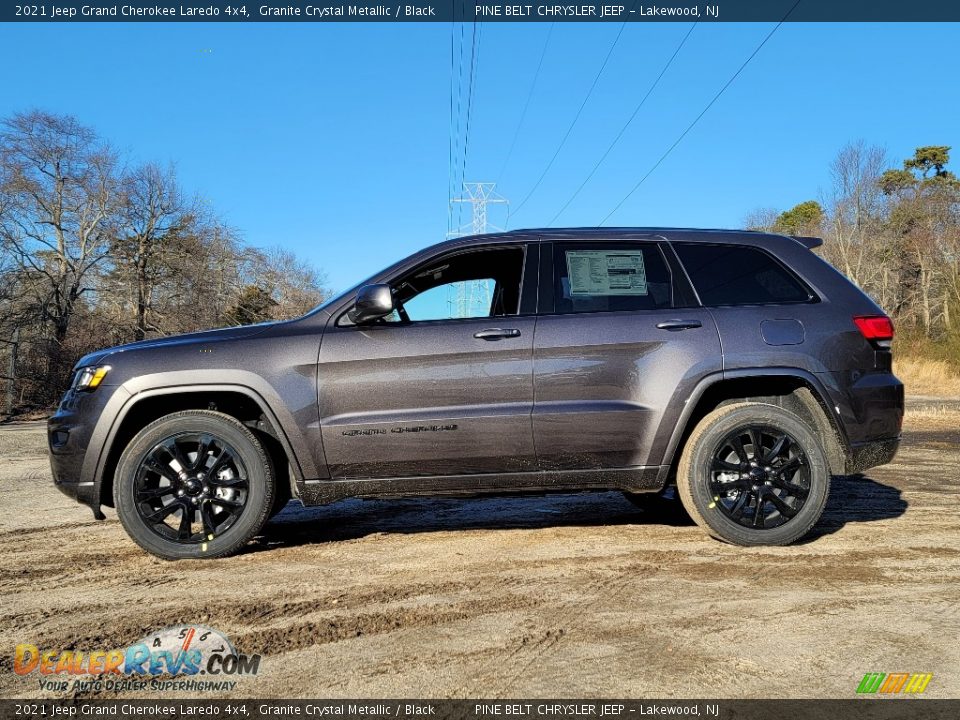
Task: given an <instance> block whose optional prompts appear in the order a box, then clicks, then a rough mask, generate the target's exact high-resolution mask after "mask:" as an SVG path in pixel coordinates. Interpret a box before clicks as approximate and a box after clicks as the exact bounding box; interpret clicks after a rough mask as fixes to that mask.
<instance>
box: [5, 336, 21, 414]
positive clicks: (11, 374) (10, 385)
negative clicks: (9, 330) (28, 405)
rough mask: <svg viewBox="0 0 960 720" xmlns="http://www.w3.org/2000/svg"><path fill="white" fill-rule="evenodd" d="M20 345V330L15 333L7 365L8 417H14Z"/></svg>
mask: <svg viewBox="0 0 960 720" xmlns="http://www.w3.org/2000/svg"><path fill="white" fill-rule="evenodd" d="M19 344H20V328H15V329H14V331H13V341H12V342H10V343H9V345H10V360H9V361H8V363H7V377H6V381H7V407H6V410H7V415H8V416H9V415H13V398H14V390H16V388H15V387H14V385H15V384H16V380H17V346H18V345H19Z"/></svg>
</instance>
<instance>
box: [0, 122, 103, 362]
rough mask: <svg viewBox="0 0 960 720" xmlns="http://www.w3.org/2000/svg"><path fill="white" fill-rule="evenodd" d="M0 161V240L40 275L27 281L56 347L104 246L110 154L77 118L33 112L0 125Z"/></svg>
mask: <svg viewBox="0 0 960 720" xmlns="http://www.w3.org/2000/svg"><path fill="white" fill-rule="evenodd" d="M0 167H2V171H0V174H2V177H3V182H4V184H3V187H2V190H0V195H2V196H3V197H4V200H3V205H4V212H3V217H2V219H0V239H2V242H3V245H4V247H5V248H7V249H9V250H10V251H11V252H12V254H13V257H14V260H15V262H16V263H17V264H18V266H19V268H20V270H21V271H22V272H24V273H26V274H28V275H31V276H32V277H33V278H35V279H39V280H40V282H33V283H30V287H31V288H32V290H33V292H35V293H36V298H35V299H36V301H37V303H38V306H39V308H40V311H41V319H42V321H44V322H47V323H49V324H50V325H51V326H52V333H51V340H52V341H53V343H54V347H52V348H51V352H52V353H59V349H60V348H61V347H62V345H63V342H64V340H65V338H66V335H67V331H68V329H69V327H70V321H71V319H72V318H73V315H74V311H75V308H76V304H77V302H78V301H79V299H80V298H81V297H82V296H83V295H84V293H87V292H89V291H90V289H91V288H92V287H93V285H92V280H93V279H94V271H95V269H96V268H97V266H98V265H99V264H100V263H102V262H103V261H104V259H105V258H106V257H107V255H108V252H109V242H108V239H109V237H110V235H111V229H110V227H109V225H110V222H111V219H112V217H113V214H114V211H115V207H116V201H117V193H116V178H115V170H116V159H115V156H114V153H113V152H112V151H111V150H110V149H109V148H108V147H106V146H105V145H104V144H102V143H101V142H100V141H99V140H98V139H97V137H96V135H95V134H94V133H93V131H92V130H90V129H88V128H86V127H84V126H82V125H81V124H80V123H79V122H77V120H76V119H74V118H72V117H62V116H55V115H50V114H48V113H44V112H39V111H34V112H30V113H22V114H17V115H14V116H13V117H12V118H11V119H9V120H7V121H6V122H4V123H3V124H2V131H0Z"/></svg>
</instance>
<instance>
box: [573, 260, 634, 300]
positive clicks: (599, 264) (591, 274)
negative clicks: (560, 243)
mask: <svg viewBox="0 0 960 720" xmlns="http://www.w3.org/2000/svg"><path fill="white" fill-rule="evenodd" d="M567 277H568V278H569V280H570V295H571V297H578V296H579V297H583V296H588V295H646V294H647V271H646V268H645V267H644V264H643V250H572V251H568V252H567Z"/></svg>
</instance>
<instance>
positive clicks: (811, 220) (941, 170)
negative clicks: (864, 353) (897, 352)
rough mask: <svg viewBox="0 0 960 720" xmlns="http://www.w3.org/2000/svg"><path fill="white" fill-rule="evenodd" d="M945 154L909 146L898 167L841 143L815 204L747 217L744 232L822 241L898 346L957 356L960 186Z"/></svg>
mask: <svg viewBox="0 0 960 720" xmlns="http://www.w3.org/2000/svg"><path fill="white" fill-rule="evenodd" d="M949 162H950V147H948V146H943V145H929V146H924V147H918V148H917V149H916V151H915V152H914V154H913V155H912V156H911V157H908V158H906V159H905V160H903V162H902V163H900V164H899V165H897V164H895V163H893V162H891V160H890V159H889V157H888V155H887V153H886V151H885V150H884V149H883V148H880V147H877V146H870V145H867V144H866V143H864V142H855V143H851V144H848V145H847V146H845V147H844V148H842V149H841V150H840V152H839V153H838V154H837V155H836V157H835V158H834V160H833V162H832V163H831V165H830V185H829V187H828V188H827V189H826V190H824V191H821V193H820V197H819V198H818V199H811V200H806V201H804V202H801V203H799V204H798V205H796V206H794V207H793V208H790V209H789V210H785V211H782V212H778V211H776V210H761V211H756V212H754V213H753V214H752V215H750V216H749V217H748V218H747V220H746V225H747V226H748V227H750V228H752V229H764V230H774V231H778V232H784V233H787V234H791V235H814V236H818V237H822V238H823V239H824V244H823V246H822V248H821V249H820V250H819V252H821V253H822V255H823V256H824V257H825V258H826V259H827V260H828V261H829V262H831V263H832V264H833V265H834V266H835V267H836V268H837V269H839V270H840V271H841V272H843V273H844V274H845V275H846V276H847V277H849V278H850V279H851V280H853V281H854V282H855V283H856V284H857V285H858V286H860V287H861V288H862V289H863V290H865V291H866V292H867V293H868V294H869V295H871V296H872V297H873V298H874V300H876V301H877V303H878V304H879V305H880V306H881V307H883V308H884V310H886V311H887V312H888V313H889V314H890V315H891V317H892V318H893V320H894V323H895V325H896V327H897V331H898V333H899V334H900V335H901V337H902V340H901V347H903V348H905V349H907V350H908V352H917V353H929V352H931V350H932V349H935V348H937V347H939V348H941V349H945V352H941V353H939V354H941V355H942V356H944V357H946V358H951V357H952V359H953V360H954V364H955V365H956V364H957V363H958V362H960V359H958V358H957V357H956V352H955V350H956V349H957V347H960V181H958V180H957V177H956V175H955V174H954V173H953V172H951V171H950V170H948V169H947V165H948V164H949Z"/></svg>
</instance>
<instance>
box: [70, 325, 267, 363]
mask: <svg viewBox="0 0 960 720" xmlns="http://www.w3.org/2000/svg"><path fill="white" fill-rule="evenodd" d="M277 324H278V323H275V322H269V323H260V324H258V325H241V326H239V327H228V328H220V329H218V330H204V331H201V332H193V333H186V334H185V335H170V336H169V337H159V338H150V339H149V340H140V341H138V342H132V343H127V344H126V345H117V346H116V347H111V348H104V349H103V350H96V351H94V352H92V353H89V354H88V355H84V356H83V357H82V358H80V359H79V360H78V361H77V364H76V365H75V366H74V370H76V369H77V368H81V367H88V366H91V365H100V364H102V363H103V361H104V360H106V359H107V358H109V357H110V356H111V355H116V354H118V353H123V352H127V351H129V350H147V349H152V348H162V347H174V346H178V345H192V344H196V343H214V342H221V341H223V340H235V339H238V338H245V337H252V336H254V335H259V334H260V333H262V332H264V331H266V330H269V329H270V328H271V327H273V326H274V325H277Z"/></svg>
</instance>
